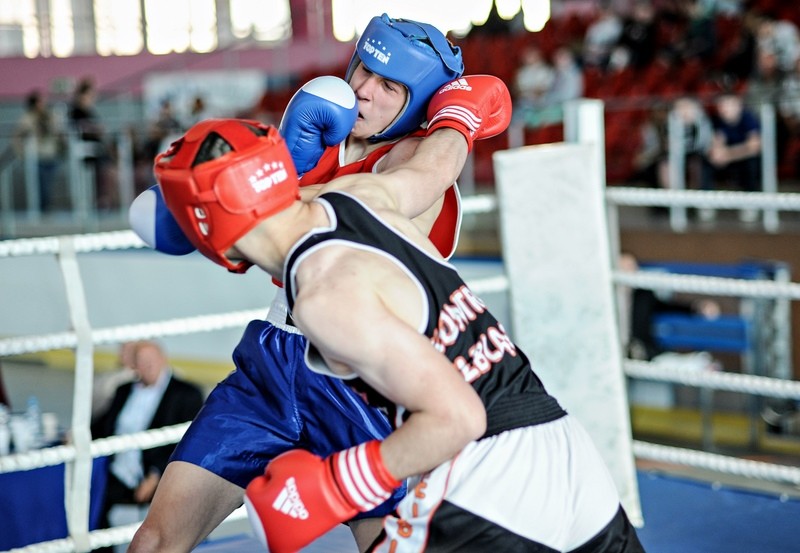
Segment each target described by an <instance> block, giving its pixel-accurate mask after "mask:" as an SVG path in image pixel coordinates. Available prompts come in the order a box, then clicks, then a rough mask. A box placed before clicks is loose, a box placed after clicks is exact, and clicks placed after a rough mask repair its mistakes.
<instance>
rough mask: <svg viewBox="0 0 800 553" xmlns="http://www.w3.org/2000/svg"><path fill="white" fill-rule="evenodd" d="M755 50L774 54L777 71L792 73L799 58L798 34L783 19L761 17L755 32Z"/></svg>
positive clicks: (799, 38) (792, 26)
mask: <svg viewBox="0 0 800 553" xmlns="http://www.w3.org/2000/svg"><path fill="white" fill-rule="evenodd" d="M757 49H758V51H760V52H771V53H773V54H775V57H776V58H777V63H778V69H779V70H780V71H782V72H789V71H792V70H793V68H794V66H795V63H797V60H798V58H800V33H798V31H797V26H796V25H795V24H794V23H792V22H791V21H788V20H785V19H775V18H774V17H770V16H766V15H765V16H763V17H761V19H760V21H759V23H758V31H757Z"/></svg>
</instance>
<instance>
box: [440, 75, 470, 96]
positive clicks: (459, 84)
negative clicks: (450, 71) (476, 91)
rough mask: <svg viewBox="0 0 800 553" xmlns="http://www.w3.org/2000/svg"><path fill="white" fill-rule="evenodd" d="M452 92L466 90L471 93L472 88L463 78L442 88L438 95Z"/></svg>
mask: <svg viewBox="0 0 800 553" xmlns="http://www.w3.org/2000/svg"><path fill="white" fill-rule="evenodd" d="M450 90H466V91H468V92H469V91H471V90H472V87H471V86H469V83H468V82H467V79H464V78H461V79H458V80H456V81H453V82H451V83H450V84H448V85H445V86H444V87H442V88H440V89H439V92H438V93H437V94H442V93H443V92H448V91H450Z"/></svg>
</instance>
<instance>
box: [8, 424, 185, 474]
mask: <svg viewBox="0 0 800 553" xmlns="http://www.w3.org/2000/svg"><path fill="white" fill-rule="evenodd" d="M187 428H189V423H188V422H186V423H181V424H175V425H172V426H165V427H163V428H156V429H153V430H145V431H143V432H135V433H133V434H120V435H117V436H110V437H108V438H100V439H98V440H94V441H93V442H92V443H91V445H90V452H91V456H92V457H93V458H95V457H105V456H106V455H113V454H115V453H119V452H120V451H126V450H129V449H151V448H154V447H159V446H162V445H169V444H176V443H178V441H179V440H180V439H181V436H183V434H184V433H185V432H186V429H187ZM74 459H75V447H74V446H72V445H61V446H55V447H46V448H43V449H37V450H33V451H28V452H25V453H15V454H12V455H3V456H0V474H3V473H7V472H19V471H23V470H32V469H35V468H40V467H49V466H54V465H60V464H62V463H66V462H69V461H72V460H74Z"/></svg>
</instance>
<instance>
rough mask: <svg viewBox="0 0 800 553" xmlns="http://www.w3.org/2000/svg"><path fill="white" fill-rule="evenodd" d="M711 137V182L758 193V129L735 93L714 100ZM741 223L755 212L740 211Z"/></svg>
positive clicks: (759, 176) (749, 220)
mask: <svg viewBox="0 0 800 553" xmlns="http://www.w3.org/2000/svg"><path fill="white" fill-rule="evenodd" d="M713 123H714V138H713V140H712V141H711V150H710V152H709V161H710V162H711V167H712V181H711V182H718V181H719V180H723V179H724V180H727V181H731V182H732V183H733V184H734V185H735V186H736V187H737V188H739V189H741V190H745V191H748V192H755V191H758V190H761V127H760V124H759V121H758V118H757V117H756V116H755V115H754V114H753V113H752V112H751V111H750V110H749V109H748V108H746V107H745V105H744V101H743V99H742V98H741V97H740V96H739V95H738V94H736V93H735V92H725V93H723V94H721V95H720V96H719V97H718V98H717V100H716V116H715V117H714V119H713ZM740 218H741V220H742V221H743V222H755V221H756V219H757V218H758V211H756V210H751V209H747V210H742V211H741V212H740Z"/></svg>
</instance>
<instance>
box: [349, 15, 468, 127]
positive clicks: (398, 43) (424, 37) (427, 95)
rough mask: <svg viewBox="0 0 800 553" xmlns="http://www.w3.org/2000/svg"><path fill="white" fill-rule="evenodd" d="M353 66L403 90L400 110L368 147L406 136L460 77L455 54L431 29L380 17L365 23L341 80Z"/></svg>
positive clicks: (458, 58)
mask: <svg viewBox="0 0 800 553" xmlns="http://www.w3.org/2000/svg"><path fill="white" fill-rule="evenodd" d="M359 63H363V64H364V66H365V67H366V68H367V69H368V70H369V71H371V72H372V73H375V74H377V75H380V76H381V77H384V78H385V79H389V80H391V81H395V82H397V83H400V84H402V85H403V86H405V87H406V90H407V91H408V96H407V98H406V105H405V106H404V107H403V109H402V110H401V111H400V114H399V115H398V116H397V118H396V119H395V120H394V121H393V122H392V124H391V125H389V126H388V127H387V128H385V129H384V130H383V131H382V132H381V133H379V134H375V135H373V136H371V137H370V140H371V141H373V142H378V141H381V140H393V139H395V138H399V137H401V136H403V135H406V134H408V133H410V132H412V131H414V130H416V129H418V128H419V126H420V125H421V124H422V123H423V122H424V121H425V114H426V111H427V109H428V102H429V101H430V99H431V97H432V96H433V93H434V92H436V91H437V90H439V89H440V88H441V87H442V86H443V85H444V84H446V83H448V82H450V81H452V80H454V79H457V78H458V77H460V76H461V75H463V74H464V62H463V61H462V59H461V49H460V48H459V47H457V46H453V45H451V44H450V42H449V41H448V40H447V38H445V36H444V35H443V34H442V33H441V31H439V29H437V28H436V27H434V26H433V25H428V24H427V23H419V22H417V21H410V20H407V19H392V18H390V17H389V16H388V15H386V14H383V15H382V16H380V17H373V18H372V20H371V21H370V22H369V24H368V25H367V27H366V28H365V29H364V32H363V33H362V34H361V37H360V38H359V39H358V44H357V45H356V49H355V51H354V52H353V57H352V58H351V59H350V64H349V65H348V67H347V74H346V76H345V80H347V81H350V79H351V77H352V76H353V71H354V70H355V68H356V66H357V65H358V64H359Z"/></svg>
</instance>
